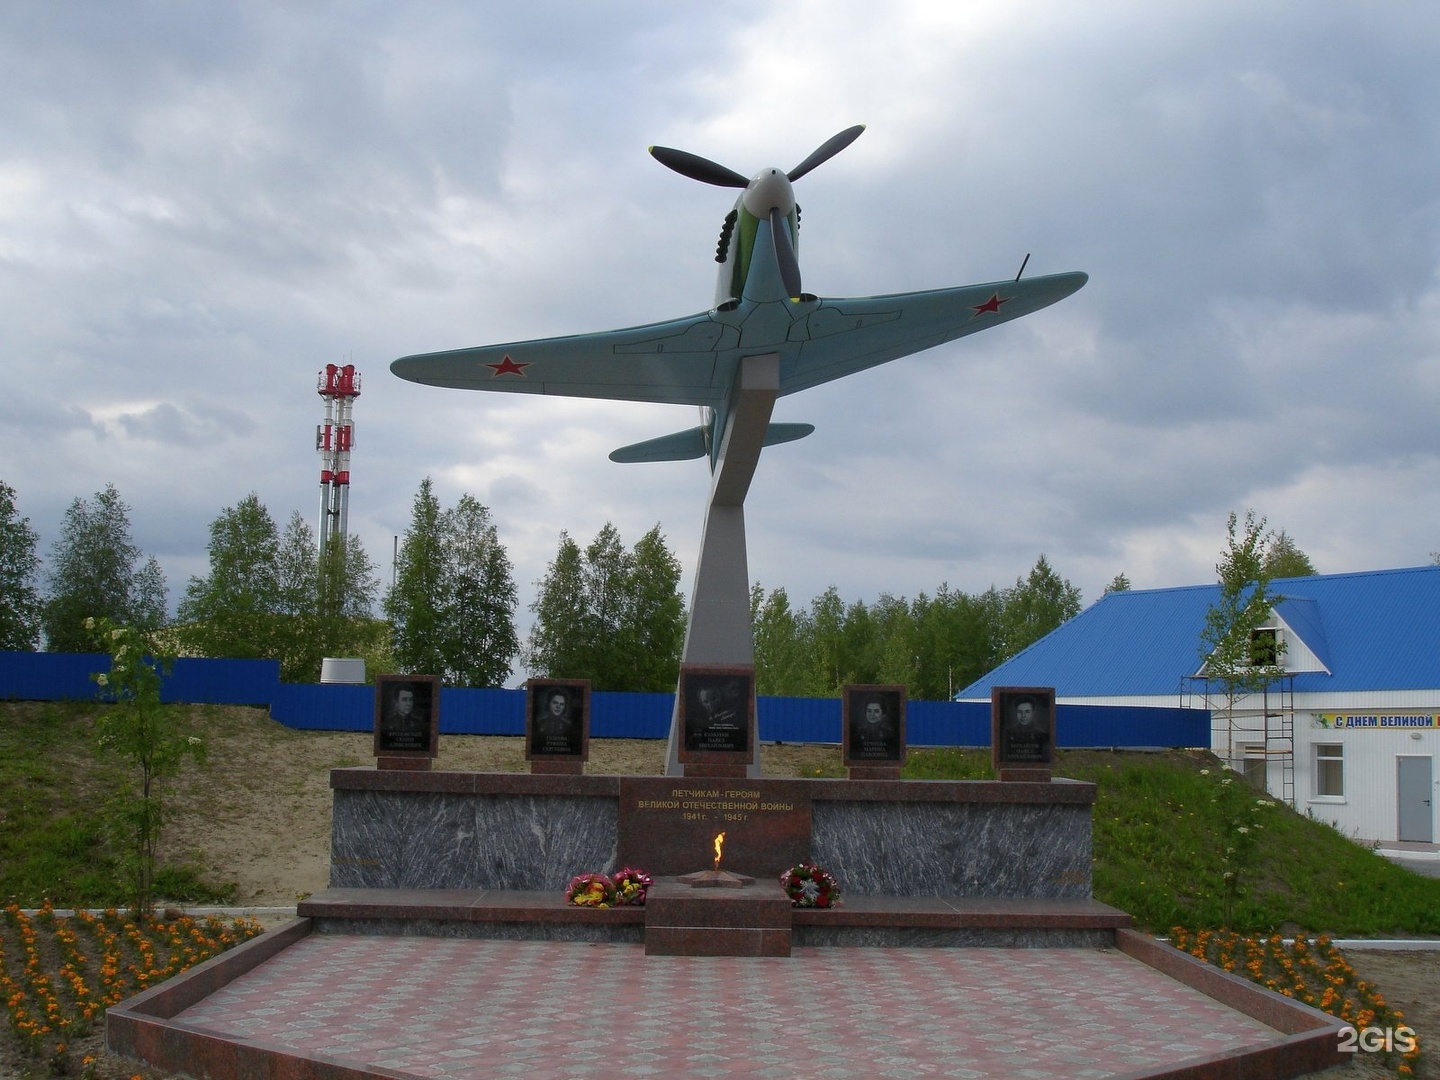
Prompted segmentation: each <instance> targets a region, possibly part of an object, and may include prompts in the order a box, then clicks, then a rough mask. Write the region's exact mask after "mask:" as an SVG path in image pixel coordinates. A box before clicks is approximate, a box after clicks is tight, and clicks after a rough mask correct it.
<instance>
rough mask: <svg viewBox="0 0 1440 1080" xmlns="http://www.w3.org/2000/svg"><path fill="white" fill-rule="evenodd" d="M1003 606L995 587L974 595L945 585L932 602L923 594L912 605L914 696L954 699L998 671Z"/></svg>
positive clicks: (912, 684)
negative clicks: (961, 692)
mask: <svg viewBox="0 0 1440 1080" xmlns="http://www.w3.org/2000/svg"><path fill="white" fill-rule="evenodd" d="M1002 610H1003V603H1002V601H1001V596H1000V592H999V590H997V589H995V588H993V587H992V588H990V589H989V590H987V591H986V592H984V593H981V594H980V595H978V596H971V595H970V594H968V593H966V592H963V591H961V590H959V589H952V588H950V586H949V584H948V583H942V584H941V585H940V587H939V588H938V589H937V590H935V595H934V596H933V597H929V596H926V595H925V594H924V593H921V594H920V595H919V596H918V597H916V598H915V601H914V603H913V604H912V605H911V611H912V613H913V617H914V620H915V653H916V670H915V679H914V682H912V683H911V684H910V688H909V692H910V695H911V696H912V697H915V698H924V699H930V700H942V699H947V698H950V697H953V696H954V694H955V692H956V691H957V690H959V689H960V688H961V687H964V686H968V685H969V684H970V683H972V682H974V681H975V680H976V679H978V678H979V677H980V676H981V675H983V674H985V672H987V671H989V670H990V669H991V668H993V667H994V666H995V665H996V664H997V663H998V662H999V657H1000V640H1001V634H1002V626H1001V612H1002Z"/></svg>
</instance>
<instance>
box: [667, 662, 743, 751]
mask: <svg viewBox="0 0 1440 1080" xmlns="http://www.w3.org/2000/svg"><path fill="white" fill-rule="evenodd" d="M680 703H681V727H682V730H683V732H684V738H683V739H682V740H681V745H680V747H679V755H678V756H679V758H680V760H681V761H682V762H686V763H701V762H706V761H710V762H718V763H724V764H748V763H749V762H750V761H751V760H752V758H753V755H754V746H753V743H752V740H751V733H752V732H753V731H754V729H755V723H754V719H755V669H754V668H748V667H700V666H694V665H685V666H682V667H681V669H680Z"/></svg>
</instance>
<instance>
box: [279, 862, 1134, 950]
mask: <svg viewBox="0 0 1440 1080" xmlns="http://www.w3.org/2000/svg"><path fill="white" fill-rule="evenodd" d="M298 910H299V914H300V915H301V916H304V917H308V918H311V919H313V920H314V923H315V932H316V933H322V934H327V933H333V934H369V935H381V936H396V937H410V936H427V935H428V936H440V937H473V938H490V939H500V940H536V941H609V942H634V943H640V942H644V943H646V945H647V950H648V946H649V944H650V942H651V941H652V937H651V933H652V930H653V929H654V928H655V927H669V928H676V927H690V928H708V929H734V930H741V929H745V930H757V929H758V930H776V929H781V928H783V929H784V930H785V931H786V935H787V937H788V938H789V939H790V941H793V943H794V944H797V945H823V946H877V945H878V946H936V947H942V948H943V947H964V946H990V947H996V948H1016V947H1024V948H1108V947H1110V946H1112V945H1113V944H1114V933H1115V931H1116V930H1117V929H1121V928H1124V927H1128V926H1129V925H1130V924H1131V920H1130V916H1128V915H1126V914H1125V913H1124V912H1123V911H1120V910H1119V909H1117V908H1113V907H1111V906H1110V905H1108V904H1102V903H1100V902H1099V901H1098V900H1094V899H1091V898H1089V897H1085V898H1079V899H1068V900H1054V899H1051V900H1045V899H1033V898H1030V899H1017V898H1005V897H992V898H982V897H955V896H951V897H944V896H864V895H859V896H846V897H845V898H844V901H843V902H842V904H841V905H840V906H839V907H836V908H825V909H817V908H792V907H791V906H790V901H789V899H788V898H786V897H785V895H784V893H783V892H782V891H781V889H780V885H779V881H778V880H775V881H771V880H766V879H762V880H759V881H757V882H756V883H755V884H754V885H751V886H748V887H747V888H744V889H692V888H690V887H689V886H685V885H681V884H680V883H679V881H678V880H677V879H675V878H658V879H657V880H656V882H655V884H654V885H653V886H652V887H651V889H650V902H649V903H647V904H646V905H645V906H643V907H616V908H608V909H605V910H596V909H594V908H588V907H576V906H575V905H573V904H567V903H566V902H565V897H564V895H563V893H562V892H559V891H551V892H509V891H496V890H486V889H474V890H471V889H326V890H325V891H324V892H320V893H316V894H315V895H314V896H311V897H309V898H307V899H305V900H302V901H301V902H300V904H299V908H298ZM688 936H689V938H690V940H691V941H692V942H696V943H698V942H699V940H700V938H701V937H702V935H698V934H697V935H688ZM666 937H667V934H661V935H659V936H658V937H656V938H654V939H653V940H655V941H657V942H658V941H660V940H661V939H662V938H666ZM679 938H680V935H674V934H668V939H669V940H671V941H674V940H678V939H679ZM696 947H700V946H699V945H698V944H697V946H696ZM666 951H667V952H670V953H671V954H672V955H673V954H674V952H675V948H674V947H672V946H668V945H667V946H666ZM697 955H752V956H762V955H763V956H775V955H788V945H787V952H786V953H776V952H763V953H762V952H743V953H721V954H716V953H713V952H710V953H697Z"/></svg>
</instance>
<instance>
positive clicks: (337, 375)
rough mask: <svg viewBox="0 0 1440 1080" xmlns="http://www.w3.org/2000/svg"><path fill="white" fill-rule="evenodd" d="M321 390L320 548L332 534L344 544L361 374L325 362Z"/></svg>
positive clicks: (317, 433)
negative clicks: (322, 411) (322, 418)
mask: <svg viewBox="0 0 1440 1080" xmlns="http://www.w3.org/2000/svg"><path fill="white" fill-rule="evenodd" d="M318 389H319V393H320V396H321V397H322V398H324V399H325V423H323V424H321V425H320V426H319V427H317V428H316V429H315V449H316V450H318V451H320V529H319V533H320V537H319V538H320V550H321V551H322V552H323V551H324V550H325V549H326V547H327V546H328V545H329V543H330V539H331V537H336V536H338V537H339V538H340V542H341V544H342V545H343V544H344V542H345V535H346V531H347V528H348V525H349V518H350V447H351V445H353V443H354V440H355V421H354V420H353V419H352V418H351V411H352V410H353V409H354V407H355V399H356V398H357V397H359V396H360V373H359V372H358V371H356V370H355V365H354V364H346V365H345V366H344V367H339V366H337V365H335V364H326V365H325V370H324V371H322V372H320V384H319V387H318Z"/></svg>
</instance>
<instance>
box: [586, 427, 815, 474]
mask: <svg viewBox="0 0 1440 1080" xmlns="http://www.w3.org/2000/svg"><path fill="white" fill-rule="evenodd" d="M814 430H815V425H814V424H771V425H770V427H769V428H768V429H767V430H766V432H765V445H766V446H779V445H780V444H781V443H787V442H794V441H795V440H796V439H803V438H804V437H805V436H806V435H809V434H810V433H811V432H812V431H814ZM709 452H710V443H709V439H708V438H707V437H706V431H705V428H703V427H693V428H690V429H689V430H687V431H677V432H675V434H673V435H661V436H660V437H659V438H658V439H646V440H645V441H644V442H638V443H631V444H630V445H629V446H622V447H620V449H618V450H614V451H611V453H610V460H611V461H618V462H620V463H622V464H627V465H628V464H633V463H635V462H641V461H693V460H694V459H695V458H703V457H705V456H706V455H707V454H708V453H709Z"/></svg>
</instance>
